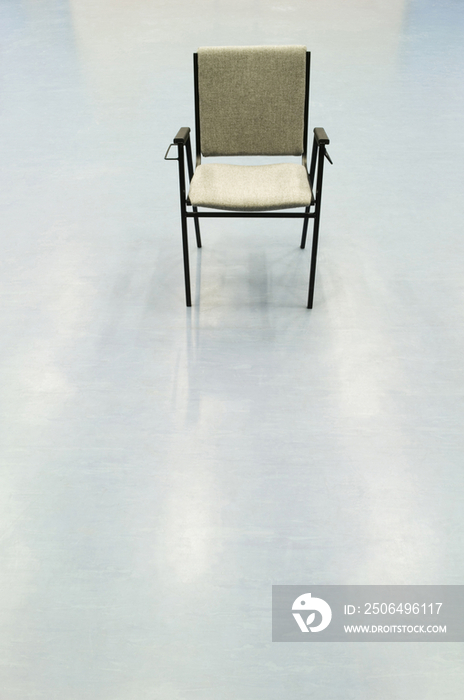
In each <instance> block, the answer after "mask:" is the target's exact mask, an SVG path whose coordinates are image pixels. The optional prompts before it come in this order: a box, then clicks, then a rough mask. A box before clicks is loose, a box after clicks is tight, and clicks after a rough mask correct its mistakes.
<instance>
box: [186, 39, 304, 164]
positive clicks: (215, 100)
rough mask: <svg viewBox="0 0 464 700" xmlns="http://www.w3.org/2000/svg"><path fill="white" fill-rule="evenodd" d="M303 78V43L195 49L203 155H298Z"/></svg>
mask: <svg viewBox="0 0 464 700" xmlns="http://www.w3.org/2000/svg"><path fill="white" fill-rule="evenodd" d="M305 76H306V47H305V46H226V47H206V48H201V49H199V51H198V89H199V105H200V132H201V152H202V154H203V155H204V156H223V155H228V156H233V155H294V156H297V155H301V154H302V153H303V132H304V102H305V84H306V77H305Z"/></svg>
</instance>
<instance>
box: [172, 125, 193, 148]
mask: <svg viewBox="0 0 464 700" xmlns="http://www.w3.org/2000/svg"><path fill="white" fill-rule="evenodd" d="M189 136H190V127H188V126H183V127H182V128H181V129H179V131H178V132H177V134H176V135H175V137H174V143H183V144H184V145H185V144H186V143H187V141H188V140H189Z"/></svg>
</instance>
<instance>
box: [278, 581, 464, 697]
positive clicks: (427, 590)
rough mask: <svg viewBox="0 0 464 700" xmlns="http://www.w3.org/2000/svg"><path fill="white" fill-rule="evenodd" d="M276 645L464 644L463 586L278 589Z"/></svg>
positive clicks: (308, 584) (314, 586)
mask: <svg viewBox="0 0 464 700" xmlns="http://www.w3.org/2000/svg"><path fill="white" fill-rule="evenodd" d="M272 641H273V642H299V643H300V644H301V643H303V644H305V643H308V642H309V643H310V644H315V643H316V644H319V643H320V642H433V643H436V642H464V585H457V584H455V585H447V586H438V585H435V586H425V585H424V586H421V585H417V586H406V585H401V586H379V585H372V586H371V585H365V586H362V585H346V586H343V585H320V586H319V585H318V584H313V583H306V584H301V585H300V584H299V585H273V586H272ZM463 697H464V696H463Z"/></svg>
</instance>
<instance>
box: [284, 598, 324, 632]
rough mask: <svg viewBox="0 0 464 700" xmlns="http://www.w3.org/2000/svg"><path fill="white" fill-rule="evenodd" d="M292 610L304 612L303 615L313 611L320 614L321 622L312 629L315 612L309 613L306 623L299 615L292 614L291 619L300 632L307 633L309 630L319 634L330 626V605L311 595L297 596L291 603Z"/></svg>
mask: <svg viewBox="0 0 464 700" xmlns="http://www.w3.org/2000/svg"><path fill="white" fill-rule="evenodd" d="M292 610H304V611H305V613H306V612H308V611H310V610H315V611H316V612H319V613H320V614H321V617H322V619H321V622H320V623H319V624H318V625H316V626H314V627H312V626H311V625H312V623H313V622H314V620H315V619H316V613H315V612H311V613H310V614H309V615H308V617H307V618H306V622H305V621H304V620H303V618H302V617H301V615H300V613H295V612H294V613H293V617H294V618H295V620H296V622H297V624H298V627H299V628H300V630H301V631H302V632H309V630H311V632H321V631H322V630H325V628H326V627H328V626H329V625H330V621H331V620H332V610H331V609H330V605H329V604H328V603H326V602H325V600H322V598H313V597H312V596H311V593H303V595H300V596H298V598H297V599H296V600H295V601H294V602H293V605H292Z"/></svg>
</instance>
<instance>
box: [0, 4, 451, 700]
mask: <svg viewBox="0 0 464 700" xmlns="http://www.w3.org/2000/svg"><path fill="white" fill-rule="evenodd" d="M463 19H464V5H463V3H462V1H461V0H440V2H435V1H434V0H391V1H388V2H387V1H382V0H370V1H369V2H368V1H366V0H324V2H322V0H292V2H288V1H287V0H284V1H283V2H277V1H276V2H275V3H273V2H268V1H265V0H234V2H232V1H231V0H201V1H196V0H191V1H190V2H188V1H187V0H170V2H164V1H162V0H130V1H129V0H69V2H67V1H66V0H40V1H37V0H2V1H1V4H0V33H1V42H2V49H1V51H2V53H1V62H0V74H1V80H0V89H1V107H0V128H1V134H2V136H1V144H0V168H1V171H2V184H1V188H0V198H1V213H0V220H1V229H2V232H1V255H0V265H1V290H2V295H1V305H0V322H1V325H0V334H1V341H2V343H1V351H0V352H1V355H0V360H1V386H2V421H1V425H2V437H1V444H2V448H1V450H2V453H1V457H2V467H1V472H0V486H1V489H0V524H1V529H0V557H1V558H0V566H1V574H2V575H1V578H0V698H1V700H29V699H30V700H33V699H34V700H35V699H41V700H42V699H44V700H145V699H146V700H153V699H154V700H283V699H284V698H285V700H306V699H309V698H311V699H313V698H314V699H315V700H447V699H449V700H458V699H460V698H462V697H463V692H464V664H463V645H460V644H438V643H435V644H387V643H380V644H368V643H363V644H311V645H307V644H272V643H271V641H270V623H271V611H270V599H271V586H272V584H278V583H280V584H282V583H295V584H306V583H309V584H343V583H345V584H348V583H350V584H461V583H464V557H463V534H464V511H463V494H464V470H463V467H464V464H463V462H464V459H463V450H462V447H463V436H462V433H463V430H462V428H463V423H464V407H463V401H462V399H463V389H464V381H463V370H462V351H463V340H464V329H463V316H464V314H463V302H464V287H463V271H464V265H463V247H464V239H463V235H462V234H463V224H462V222H463V214H464V211H463V209H464V206H463V199H464V198H463V194H462V184H463V181H464V166H463V147H464V119H463V115H464V109H463V108H464V97H463V91H462V87H463V75H464V58H463V56H464V54H463V49H462V38H463V34H464V32H463V29H464V27H463V24H464V23H463ZM272 43H282V44H285V43H302V44H306V45H307V46H308V48H309V49H311V51H312V53H313V61H312V65H313V79H312V113H311V126H312V127H314V126H324V127H325V128H326V130H327V132H328V134H329V136H330V138H331V146H330V147H329V152H330V154H331V156H332V158H333V160H334V166H333V167H331V166H328V167H327V170H326V180H325V195H324V206H323V216H322V227H321V247H320V259H319V268H318V279H317V286H316V295H315V307H314V309H313V311H311V312H309V311H307V310H306V309H305V300H306V293H307V291H306V290H307V272H308V264H309V257H308V255H309V253H308V251H305V252H302V251H301V250H300V249H299V247H298V244H299V236H300V224H295V223H294V222H280V223H276V222H266V221H265V220H261V221H258V222H256V221H255V222H251V221H235V222H234V221H230V220H229V221H227V222H226V221H220V220H216V221H208V222H206V223H205V224H204V226H203V241H204V248H203V251H202V253H201V255H197V252H196V250H195V247H194V244H193V239H192V248H191V250H192V273H193V278H194V300H195V305H194V307H193V308H192V309H191V310H190V311H187V310H186V309H185V306H184V296H183V279H182V263H181V246H180V227H179V216H178V194H177V189H176V188H177V172H176V167H177V166H176V163H165V162H164V161H163V155H164V152H165V150H166V148H167V146H168V144H169V143H170V141H171V139H172V137H173V136H174V134H175V133H176V131H177V129H178V128H179V127H180V126H184V125H191V126H193V114H192V112H193V106H192V77H191V61H192V59H191V55H192V52H193V51H194V50H196V49H197V48H198V46H201V45H222V44H226V45H227V44H272ZM200 287H201V293H200Z"/></svg>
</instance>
